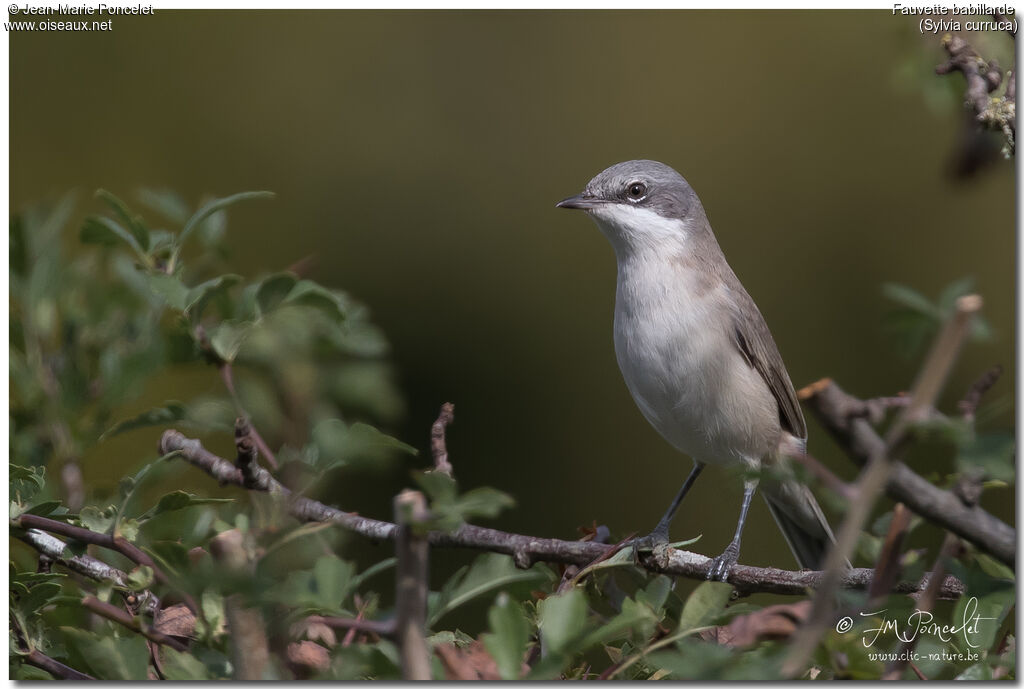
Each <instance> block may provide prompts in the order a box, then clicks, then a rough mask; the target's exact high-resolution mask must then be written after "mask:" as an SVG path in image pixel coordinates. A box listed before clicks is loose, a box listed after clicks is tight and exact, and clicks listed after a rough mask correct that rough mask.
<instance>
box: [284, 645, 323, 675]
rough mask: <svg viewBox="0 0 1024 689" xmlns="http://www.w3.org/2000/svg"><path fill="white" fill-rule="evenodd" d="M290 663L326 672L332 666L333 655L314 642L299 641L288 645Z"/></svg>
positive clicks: (287, 651)
mask: <svg viewBox="0 0 1024 689" xmlns="http://www.w3.org/2000/svg"><path fill="white" fill-rule="evenodd" d="M286 653H287V654H288V662H289V663H295V664H296V665H304V666H306V667H308V668H312V669H314V670H326V669H327V668H329V667H330V666H331V654H330V653H328V652H327V649H326V648H324V647H323V646H321V645H320V644H318V643H314V642H313V641H297V642H294V643H290V644H288V648H287V650H286Z"/></svg>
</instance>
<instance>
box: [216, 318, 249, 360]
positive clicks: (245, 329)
mask: <svg viewBox="0 0 1024 689" xmlns="http://www.w3.org/2000/svg"><path fill="white" fill-rule="evenodd" d="M251 330H252V324H251V323H239V322H238V321H230V320H228V321H222V322H221V323H220V324H219V325H217V326H216V327H215V328H214V329H213V330H212V331H211V332H210V346H211V347H213V351H214V352H215V353H216V354H217V356H219V357H220V358H221V361H224V362H226V363H229V364H230V363H231V362H232V361H234V360H235V357H236V356H237V355H238V350H239V349H240V348H241V347H242V342H244V341H245V338H246V337H248V335H249V332H250V331H251Z"/></svg>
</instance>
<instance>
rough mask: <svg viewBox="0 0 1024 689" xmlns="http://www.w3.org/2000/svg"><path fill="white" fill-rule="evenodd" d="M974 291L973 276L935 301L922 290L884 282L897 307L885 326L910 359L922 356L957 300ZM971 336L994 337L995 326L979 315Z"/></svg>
mask: <svg viewBox="0 0 1024 689" xmlns="http://www.w3.org/2000/svg"><path fill="white" fill-rule="evenodd" d="M973 290H974V280H973V279H972V278H969V277H967V278H962V279H960V280H957V281H956V282H953V283H951V284H949V285H947V286H946V288H945V289H943V290H942V293H941V294H940V295H939V297H938V299H937V300H935V301H932V300H931V299H929V298H928V297H926V296H924V295H923V294H921V293H920V292H918V291H916V290H914V289H911V288H910V287H906V286H904V285H898V284H895V283H891V282H890V283H886V284H884V285H882V293H883V294H884V295H885V296H886V298H888V299H889V300H890V301H891V302H893V304H894V307H893V308H892V309H891V310H890V311H889V313H888V314H886V320H885V326H886V329H887V330H888V331H889V333H890V335H892V337H893V341H894V342H895V343H896V345H897V347H898V350H899V352H900V354H902V355H903V356H904V357H905V358H907V359H913V358H916V357H918V356H920V355H921V354H922V353H923V352H924V350H925V348H926V347H927V346H928V344H929V343H930V342H931V341H932V340H933V339H934V338H935V335H936V334H937V333H938V332H939V327H940V326H941V325H942V323H943V322H945V321H946V319H948V318H949V317H950V315H952V314H953V311H954V310H955V309H956V300H957V299H959V298H960V297H963V296H966V295H968V294H971V293H972V292H973ZM971 336H972V337H973V338H974V339H976V340H982V341H985V340H989V339H991V338H992V327H991V326H990V325H989V324H988V321H986V320H985V318H984V317H983V316H980V315H979V316H977V317H976V318H975V319H974V323H973V325H972V330H971Z"/></svg>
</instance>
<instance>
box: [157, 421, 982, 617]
mask: <svg viewBox="0 0 1024 689" xmlns="http://www.w3.org/2000/svg"><path fill="white" fill-rule="evenodd" d="M171 452H179V453H180V455H179V456H180V457H181V458H182V459H184V460H185V461H187V462H189V463H190V464H193V465H195V466H197V467H199V468H200V469H202V470H203V471H205V472H206V473H208V474H209V475H210V476H213V477H214V478H216V479H217V480H218V481H219V482H220V483H221V484H231V485H235V486H239V487H244V484H243V478H242V473H241V471H239V470H238V468H237V467H235V466H234V465H233V464H232V463H231V462H229V461H227V460H226V459H223V458H221V457H218V456H217V455H215V454H213V453H212V452H210V451H209V450H207V449H206V448H204V447H203V446H202V444H201V443H200V442H199V441H198V440H195V439H191V438H187V437H185V436H184V435H182V434H181V433H180V432H179V431H176V430H167V431H165V432H164V434H163V436H162V437H161V439H160V453H161V454H162V455H165V454H169V453H171ZM256 476H257V485H255V486H254V487H253V488H252V490H261V491H265V492H269V493H271V494H276V495H280V496H281V497H282V498H283V499H285V500H287V501H288V511H289V513H290V514H291V515H292V516H293V517H295V518H296V519H299V520H301V521H320V522H325V521H331V522H335V523H337V524H338V525H340V526H342V527H344V528H346V529H348V530H349V531H353V532H355V533H357V534H360V535H362V536H364V537H366V538H370V539H372V540H376V541H382V540H393V539H394V538H395V531H396V527H395V525H394V524H392V523H390V522H383V521H378V520H376V519H369V518H367V517H362V516H359V515H357V514H352V513H349V512H342V511H341V510H338V509H335V508H333V507H328V506H327V505H324V504H323V503H320V502H317V501H316V500H311V499H309V498H306V497H303V496H295V495H292V493H291V491H289V490H288V489H287V488H285V487H284V486H282V485H281V484H280V483H279V482H278V481H276V480H275V479H274V478H273V477H272V476H271V475H270V474H269V473H268V472H267V471H265V470H263V469H260V470H259V471H258V472H257V474H256ZM427 537H428V539H429V541H430V544H431V545H433V546H435V547H441V548H469V549H474V550H486V551H490V552H496V553H503V554H505V555H509V556H511V557H512V558H513V561H514V562H515V563H516V565H517V566H519V567H522V568H526V567H529V566H530V565H532V564H533V563H535V562H554V563H563V564H573V565H578V566H581V567H583V566H586V565H587V564H589V563H591V562H593V561H594V560H596V559H597V558H599V557H601V556H602V555H604V554H605V552H606V550H607V549H608V548H609V547H614V546H608V545H604V544H601V543H594V542H592V541H563V540H559V539H555V538H538V537H535V536H527V535H523V534H514V533H508V532H505V531H498V530H496V529H488V528H484V527H481V526H473V525H470V524H465V525H463V526H461V527H459V528H458V529H456V530H455V531H453V532H451V533H445V532H440V531H431V532H430V533H429V534H428V535H427ZM651 559H652V560H653V559H654V558H651ZM644 566H645V567H646V568H647V569H648V570H649V571H651V572H654V573H657V574H670V575H675V576H682V577H686V578H689V579H696V580H699V581H704V580H705V579H706V578H707V573H708V569H709V568H710V566H711V559H710V558H707V557H705V556H703V555H700V554H698V553H692V552H689V551H685V550H674V551H672V552H671V553H670V555H669V558H668V561H667V562H666V563H665V564H664V565H662V564H659V563H656V562H647V563H645V564H644ZM873 575H874V570H872V569H851V570H847V571H846V572H845V573H844V575H843V577H842V579H841V582H840V583H841V586H842V587H844V588H856V589H863V588H866V587H867V586H868V585H869V584H870V582H871V578H872V576H873ZM821 576H822V572H813V571H800V572H794V571H786V570H781V569H774V568H768V567H765V568H762V567H749V566H746V565H736V566H735V567H734V568H733V569H732V572H731V573H730V576H729V583H730V584H732V585H733V587H735V588H736V590H737V591H738V592H739V593H740V594H741V595H749V594H752V593H758V592H762V593H777V594H783V595H795V596H802V595H805V594H806V593H807V589H808V588H816V587H817V586H818V583H819V581H820V579H821ZM926 585H927V578H925V579H922V580H921V581H920V582H901V583H899V584H898V585H897V586H896V588H895V589H894V592H896V593H914V592H917V591H921V590H923V589H924V587H925V586H926ZM941 590H942V592H943V594H942V595H943V597H944V598H947V599H955V598H957V597H959V596H960V595H961V594H962V593H963V590H964V589H963V584H961V583H960V582H959V581H958V580H957V579H955V578H953V577H947V578H946V579H945V580H944V581H943V583H942V589H941Z"/></svg>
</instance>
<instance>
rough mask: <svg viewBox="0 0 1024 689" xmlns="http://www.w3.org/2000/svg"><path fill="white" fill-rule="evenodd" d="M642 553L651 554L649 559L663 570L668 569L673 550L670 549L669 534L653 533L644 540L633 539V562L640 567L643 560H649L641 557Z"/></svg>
mask: <svg viewBox="0 0 1024 689" xmlns="http://www.w3.org/2000/svg"><path fill="white" fill-rule="evenodd" d="M641 551H644V552H650V553H651V554H650V556H649V557H650V558H651V559H653V560H654V562H655V563H656V564H657V565H658V566H660V567H661V568H663V569H664V568H665V567H668V563H669V559H670V558H669V553H671V552H672V548H671V547H669V542H668V535H667V534H663V533H659V532H657V531H653V532H651V533H649V534H648V535H646V536H644V537H643V538H635V539H633V562H635V563H636V564H638V565H640V564H642V562H641V560H642V559H647V557H642V556H641V555H640V553H641Z"/></svg>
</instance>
